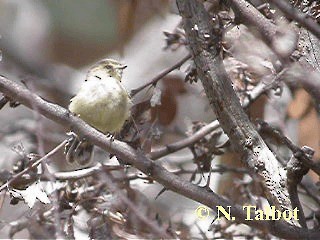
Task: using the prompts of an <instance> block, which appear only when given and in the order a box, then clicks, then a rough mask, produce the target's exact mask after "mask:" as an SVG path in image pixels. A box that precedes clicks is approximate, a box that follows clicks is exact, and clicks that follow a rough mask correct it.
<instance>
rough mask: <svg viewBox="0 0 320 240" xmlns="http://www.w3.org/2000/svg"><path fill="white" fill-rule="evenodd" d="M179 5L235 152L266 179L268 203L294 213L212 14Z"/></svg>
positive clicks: (196, 5)
mask: <svg viewBox="0 0 320 240" xmlns="http://www.w3.org/2000/svg"><path fill="white" fill-rule="evenodd" d="M177 5H178V9H179V11H180V15H181V16H182V17H183V19H184V29H185V32H186V37H187V40H188V42H189V46H190V49H191V52H192V56H193V59H194V61H195V65H196V67H197V73H198V75H199V78H200V80H201V82H202V85H203V87H204V89H205V92H206V95H207V97H208V99H209V102H210V105H211V107H212V109H213V111H214V112H215V113H216V116H217V118H218V120H219V123H220V125H221V127H222V129H223V130H224V132H225V133H226V134H227V135H228V136H229V140H230V142H231V143H232V145H233V146H234V147H235V149H236V150H237V151H239V152H240V153H242V154H243V155H244V156H245V162H246V164H247V166H248V167H249V169H250V170H251V171H252V172H255V173H257V174H258V176H260V178H261V179H262V181H261V182H262V186H263V188H264V193H265V195H266V196H267V198H268V200H269V201H270V202H271V203H272V204H273V205H275V206H276V207H277V208H278V209H281V210H286V209H289V210H292V206H291V202H290V200H289V198H288V191H287V189H286V188H285V186H283V184H282V183H283V181H284V182H285V176H284V175H283V172H284V170H283V168H282V166H281V165H280V164H279V162H278V161H277V159H276V157H275V156H274V154H273V153H272V152H271V151H270V149H269V148H268V147H267V145H266V144H265V142H264V141H263V139H262V138H261V136H260V135H259V134H258V132H257V131H256V129H255V127H254V126H253V124H252V123H251V122H250V120H249V119H248V116H247V115H246V113H245V112H244V111H243V109H242V107H241V104H240V102H239V99H238V97H237V96H236V93H235V92H234V90H233V88H232V86H231V80H230V79H229V77H228V75H227V73H226V71H225V69H224V66H223V62H222V59H221V57H220V55H219V52H218V49H219V45H220V43H219V37H217V36H216V34H214V33H217V30H215V29H214V28H213V24H211V22H212V19H211V17H210V15H209V14H208V12H207V11H206V10H205V8H204V6H203V4H201V3H200V2H199V1H196V0H177ZM295 224H298V223H297V222H295Z"/></svg>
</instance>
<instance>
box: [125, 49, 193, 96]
mask: <svg viewBox="0 0 320 240" xmlns="http://www.w3.org/2000/svg"><path fill="white" fill-rule="evenodd" d="M190 58H191V56H190V55H189V54H188V55H187V56H185V57H184V58H182V59H181V60H180V61H179V62H177V63H176V64H174V65H173V66H171V67H169V68H167V69H164V70H163V71H162V72H161V73H159V74H158V75H157V76H155V77H154V78H152V79H151V80H150V81H149V82H147V83H146V84H144V85H142V86H141V87H138V88H136V89H133V90H131V93H130V96H131V97H133V96H134V95H136V94H137V93H138V92H140V91H141V90H143V89H145V88H146V87H148V86H150V85H154V84H156V83H157V82H158V81H159V80H161V79H162V78H163V77H165V76H166V75H168V74H169V73H170V72H172V71H173V70H175V69H177V68H179V67H181V66H182V65H183V64H184V63H185V62H186V61H188V60H189V59H190Z"/></svg>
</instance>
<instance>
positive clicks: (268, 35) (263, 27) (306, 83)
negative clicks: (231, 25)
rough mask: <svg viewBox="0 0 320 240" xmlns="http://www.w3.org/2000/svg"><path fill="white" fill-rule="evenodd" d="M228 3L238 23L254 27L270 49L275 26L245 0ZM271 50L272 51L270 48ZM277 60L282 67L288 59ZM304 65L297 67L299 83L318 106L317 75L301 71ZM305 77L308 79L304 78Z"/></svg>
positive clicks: (231, 0) (319, 100)
mask: <svg viewBox="0 0 320 240" xmlns="http://www.w3.org/2000/svg"><path fill="white" fill-rule="evenodd" d="M228 1H229V3H230V5H231V7H232V9H233V11H234V12H235V13H236V15H237V17H238V21H241V23H243V24H246V25H248V26H251V27H254V30H256V31H258V32H259V33H260V34H261V36H262V40H263V41H264V42H265V43H266V44H267V45H268V46H270V47H271V48H272V44H271V43H273V42H274V41H275V37H276V33H277V26H276V25H274V24H273V23H272V22H271V21H270V20H269V19H267V18H266V17H265V16H263V15H262V14H261V13H260V12H259V11H258V10H257V9H256V8H255V7H254V6H252V5H251V4H250V3H248V2H246V1H245V0H228ZM276 1H277V0H276ZM276 1H275V2H276ZM318 28H319V26H318ZM249 30H250V28H249ZM270 44H271V45H270ZM272 50H274V49H273V48H272ZM279 60H280V61H281V62H282V64H284V65H287V63H288V59H282V58H281V57H279ZM304 65H306V64H304ZM304 65H303V64H300V65H299V66H300V69H299V83H301V85H302V86H303V88H304V89H306V91H307V92H308V93H309V94H310V95H311V96H313V97H314V99H315V100H316V102H317V103H318V104H320V86H319V84H316V83H317V82H319V78H320V77H319V73H318V71H315V70H314V69H307V70H305V69H303V66H304ZM305 76H309V77H308V78H306V77H305Z"/></svg>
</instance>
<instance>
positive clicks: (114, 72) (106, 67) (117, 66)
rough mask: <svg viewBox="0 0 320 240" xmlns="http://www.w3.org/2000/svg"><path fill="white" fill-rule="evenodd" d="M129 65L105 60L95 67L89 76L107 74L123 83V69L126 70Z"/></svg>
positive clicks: (91, 69)
mask: <svg viewBox="0 0 320 240" xmlns="http://www.w3.org/2000/svg"><path fill="white" fill-rule="evenodd" d="M126 67H127V65H124V64H122V63H120V62H118V61H116V60H113V59H103V60H101V61H99V62H97V63H96V64H95V65H93V66H92V67H91V68H90V70H89V72H88V75H94V76H98V77H99V75H101V74H103V75H105V74H107V75H109V76H110V77H113V78H115V79H117V80H119V81H121V78H122V73H123V69H125V68H126Z"/></svg>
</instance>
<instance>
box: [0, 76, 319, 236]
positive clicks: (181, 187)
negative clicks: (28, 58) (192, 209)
mask: <svg viewBox="0 0 320 240" xmlns="http://www.w3.org/2000/svg"><path fill="white" fill-rule="evenodd" d="M0 91H1V92H2V93H4V95H6V96H9V97H10V98H11V99H15V100H16V101H18V102H20V103H21V104H23V105H25V106H27V107H29V108H31V107H32V106H36V107H37V110H38V111H39V113H40V114H42V115H43V116H45V117H47V118H48V119H51V120H53V121H55V122H56V123H59V124H61V125H63V126H64V127H69V128H70V127H71V126H72V127H73V129H74V130H75V131H76V132H78V133H81V135H82V136H85V137H86V138H87V139H88V140H89V141H91V142H92V143H93V144H95V145H97V146H99V147H100V148H102V149H104V150H105V151H108V152H111V153H114V154H115V155H117V157H119V158H121V159H122V160H124V161H125V162H126V163H128V164H131V165H133V166H134V167H136V168H137V169H139V170H140V171H142V172H143V173H145V174H147V175H148V176H150V177H152V178H153V179H154V180H155V181H157V182H159V183H160V184H162V185H163V186H164V187H165V188H166V189H168V190H171V191H173V192H176V193H177V194H181V195H183V196H185V197H187V198H190V199H193V200H194V201H197V202H199V203H202V204H204V205H206V206H208V207H210V208H212V209H215V208H216V206H217V205H218V206H222V207H224V208H227V207H228V206H231V214H232V216H234V217H235V218H236V221H237V222H241V223H244V224H246V225H249V226H252V227H254V228H258V229H261V230H264V231H269V232H270V233H272V234H274V235H276V236H279V237H283V238H291V239H301V238H308V237H310V238H315V239H316V238H320V231H317V230H309V231H306V230H305V229H302V228H299V227H296V226H293V225H290V224H288V223H287V222H284V221H277V223H276V224H275V223H274V222H273V221H255V220H253V221H247V220H245V219H246V214H245V213H244V212H243V210H242V207H241V206H239V205H233V204H232V203H231V202H229V201H228V200H226V199H225V198H222V197H220V196H218V195H217V194H215V193H213V192H208V191H206V190H204V189H203V188H201V187H199V186H197V185H194V184H192V183H190V182H188V181H186V180H184V179H181V178H180V177H178V176H176V175H175V174H172V173H170V172H168V171H167V170H166V169H165V168H164V167H162V166H161V165H160V164H158V163H157V162H154V161H151V160H150V159H148V158H146V157H145V156H144V155H143V154H142V153H141V152H139V151H135V150H134V149H132V148H131V147H130V146H129V145H127V144H126V143H124V142H121V141H118V140H114V141H113V142H110V139H108V138H107V137H106V136H105V135H104V134H102V133H101V132H99V131H97V130H96V129H94V128H92V127H90V126H89V125H87V124H86V123H85V122H84V121H82V120H81V119H79V118H77V117H75V116H73V115H72V114H71V113H70V112H69V111H68V110H66V109H64V108H62V107H60V106H58V105H56V104H53V103H49V102H47V101H45V100H43V99H42V98H41V97H39V96H38V95H36V94H34V93H32V92H30V91H29V90H28V89H26V88H25V87H24V86H21V85H18V84H17V83H15V82H13V81H10V80H8V79H6V78H5V77H0Z"/></svg>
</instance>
